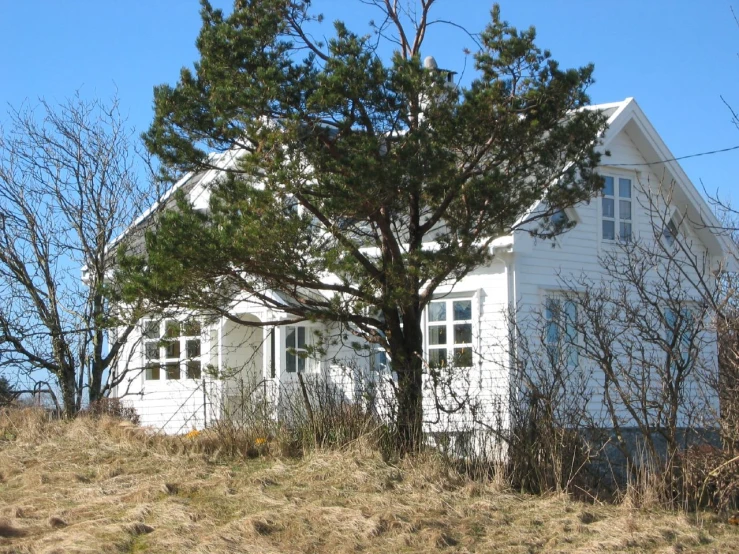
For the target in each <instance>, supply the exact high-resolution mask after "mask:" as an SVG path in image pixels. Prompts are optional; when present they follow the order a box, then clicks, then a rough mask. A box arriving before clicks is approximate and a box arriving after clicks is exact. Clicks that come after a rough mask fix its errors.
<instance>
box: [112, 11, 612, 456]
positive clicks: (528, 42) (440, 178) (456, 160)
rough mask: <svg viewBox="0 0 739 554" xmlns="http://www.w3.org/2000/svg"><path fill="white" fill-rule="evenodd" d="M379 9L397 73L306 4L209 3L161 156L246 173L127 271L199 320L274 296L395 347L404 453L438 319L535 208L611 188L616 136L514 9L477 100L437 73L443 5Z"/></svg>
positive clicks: (498, 35)
mask: <svg viewBox="0 0 739 554" xmlns="http://www.w3.org/2000/svg"><path fill="white" fill-rule="evenodd" d="M373 3H374V4H375V5H376V6H377V7H378V8H379V9H380V10H382V12H383V13H382V15H383V19H384V20H386V21H388V22H389V24H390V25H392V26H393V29H394V33H395V35H396V38H397V39H398V46H397V48H396V51H395V52H394V54H393V55H392V57H391V59H382V58H381V57H380V56H379V55H378V48H376V44H375V41H376V40H382V38H379V39H378V38H377V37H370V36H362V35H360V34H357V33H355V32H352V31H351V30H349V29H348V28H347V27H346V25H344V24H343V23H341V22H336V23H334V32H333V35H332V36H331V38H330V39H329V40H328V41H327V42H326V43H325V44H322V43H318V42H314V41H313V40H312V39H311V38H310V37H311V35H310V33H309V32H308V30H307V28H308V27H309V26H310V25H316V24H317V23H318V21H319V20H320V19H321V18H320V16H314V15H313V14H312V11H311V4H310V2H309V1H300V0H260V1H258V0H251V1H249V0H237V1H236V2H235V4H234V9H233V11H232V13H230V14H229V15H226V14H224V13H223V12H222V11H220V10H217V9H213V8H212V7H211V6H210V5H209V4H208V3H207V2H204V3H203V8H202V22H203V24H202V29H201V31H200V35H199V37H198V39H197V47H198V49H199V51H200V59H199V61H197V63H196V64H195V66H194V69H193V70H190V69H183V70H182V72H181V77H180V79H179V81H178V83H177V84H176V85H175V86H168V85H162V86H159V87H157V88H156V89H155V94H154V99H155V119H154V122H153V124H152V126H151V128H150V129H149V131H148V132H147V133H146V135H145V141H146V144H147V145H148V148H149V149H150V151H151V152H152V153H153V154H155V155H157V156H158V157H159V159H160V160H161V162H162V166H163V168H164V169H165V170H166V172H167V175H168V176H169V177H172V176H178V175H182V172H184V171H198V170H202V169H204V168H207V167H210V164H211V163H212V160H213V158H212V157H209V156H208V154H209V153H210V152H212V151H220V152H223V151H229V150H231V151H234V152H236V151H238V152H239V156H240V157H239V162H238V163H237V164H236V165H235V166H234V167H232V168H231V169H229V170H228V171H224V172H223V175H224V178H223V179H222V180H221V182H220V183H219V186H218V187H217V188H216V189H215V190H214V191H213V194H212V197H211V204H210V210H209V212H208V213H207V214H203V213H201V212H199V211H196V210H194V209H193V207H192V206H190V205H188V203H187V202H186V201H185V198H184V195H180V196H179V197H178V198H179V200H178V202H179V208H178V209H177V210H170V211H168V212H166V213H164V214H163V216H162V218H161V221H160V222H159V225H158V228H157V230H156V231H155V232H150V233H149V234H148V235H147V237H146V249H147V254H146V260H144V259H143V258H135V257H126V256H123V255H122V258H121V259H122V266H121V267H122V270H123V271H122V273H121V276H122V278H124V280H127V282H128V284H127V286H128V290H129V291H135V292H136V294H138V293H140V292H141V291H142V290H143V291H145V292H146V294H147V295H148V296H149V297H150V298H151V299H152V300H156V301H159V302H163V303H175V304H178V305H182V306H188V307H192V308H198V309H211V310H212V309H215V310H218V309H221V310H222V309H225V308H226V307H227V306H228V304H229V301H231V300H233V298H235V295H237V294H242V293H249V294H250V295H251V296H252V298H253V299H254V300H255V301H257V302H261V303H263V304H265V305H267V306H274V303H275V301H274V296H272V295H270V294H268V293H267V291H277V292H279V293H280V294H281V295H282V296H283V297H292V298H297V299H299V301H298V302H294V303H290V304H289V305H282V306H281V307H282V308H283V309H284V310H285V312H287V313H288V314H290V315H291V316H292V317H293V318H294V319H295V320H305V319H310V320H312V321H321V322H330V323H338V324H341V325H343V326H345V328H346V329H347V330H348V331H350V332H351V333H354V334H355V335H357V336H359V337H362V338H364V339H366V340H368V341H370V342H372V343H376V344H380V345H382V346H383V347H384V348H386V350H387V352H388V354H389V356H390V357H391V359H392V368H393V370H394V371H395V372H396V373H397V377H398V385H397V389H396V395H397V399H396V400H397V405H398V411H397V426H398V430H399V435H398V437H399V441H400V444H401V446H403V447H404V448H409V449H413V448H415V447H417V445H418V444H419V443H420V439H421V427H422V425H421V423H422V402H421V400H422V372H423V364H424V362H423V339H422V327H421V324H422V312H423V310H424V308H425V306H426V305H427V304H428V303H429V301H430V300H431V299H432V298H433V295H434V291H435V290H436V289H437V287H438V286H439V285H440V284H442V283H449V282H454V281H457V280H459V279H461V278H462V277H464V276H465V275H467V274H468V273H469V272H470V271H471V270H473V269H474V268H476V267H479V266H481V265H483V264H486V263H488V262H489V261H490V259H491V249H490V246H491V242H492V241H493V239H495V238H496V237H499V236H501V235H504V234H507V233H510V232H511V231H512V230H513V229H515V228H518V227H520V226H521V225H523V224H524V223H526V221H527V220H526V213H527V210H528V209H529V208H530V207H531V206H532V205H533V204H534V203H535V202H536V201H537V200H540V199H543V200H545V201H546V202H547V205H548V206H550V207H551V209H559V208H562V207H566V206H570V205H573V204H575V203H577V202H579V201H582V200H585V199H587V198H590V197H591V196H592V195H593V194H594V192H596V191H597V190H598V189H599V188H600V186H601V182H600V179H599V178H598V176H597V175H596V174H595V173H594V172H593V170H594V168H595V166H596V165H597V163H598V160H599V157H598V154H597V153H596V152H595V147H596V145H597V137H598V135H599V133H600V132H601V131H602V130H603V125H604V119H603V118H602V116H601V115H600V114H598V113H597V112H596V111H593V110H584V109H581V108H582V107H583V106H585V105H587V104H588V102H589V99H588V96H587V94H586V89H587V87H588V86H589V85H590V84H591V83H592V81H593V80H592V74H593V67H592V66H587V67H583V68H579V69H567V70H563V69H560V67H559V65H558V64H557V62H555V61H554V60H553V59H552V58H551V56H550V54H549V52H547V51H542V50H541V49H539V48H538V47H537V46H536V45H535V42H534V39H535V32H534V29H533V28H530V29H528V30H525V31H518V30H516V29H515V28H513V27H511V26H510V25H508V24H507V23H506V22H504V21H503V20H501V18H500V13H499V8H498V7H497V6H495V7H494V8H493V10H492V12H491V21H490V22H489V24H488V25H487V27H486V28H485V29H484V31H483V32H482V33H481V34H480V35H479V50H478V51H477V52H476V53H475V54H474V60H475V63H474V69H475V75H474V78H473V79H472V81H471V83H470V84H469V86H466V87H462V86H453V85H451V86H450V84H449V83H448V77H449V74H448V73H446V72H443V71H439V70H437V69H435V67H434V64H433V63H432V62H431V61H430V60H429V61H428V62H427V64H426V65H427V66H428V67H424V63H423V61H422V56H421V51H422V45H423V40H424V36H425V35H426V32H427V31H428V27H427V21H429V19H428V16H429V12H430V9H431V7H432V4H433V3H434V2H433V0H420V7H419V13H420V14H421V17H420V18H419V20H418V21H419V22H420V23H419V24H418V26H417V28H415V27H413V26H412V25H408V26H407V27H408V28H406V27H404V25H403V14H402V12H401V11H399V10H398V9H397V4H394V3H392V2H385V1H384V0H375V1H374V2H373ZM409 28H410V29H412V31H413V32H412V34H411V33H410V32H409ZM388 33H389V29H384V30H383V32H382V33H380V34H379V35H378V36H379V37H384V36H387V34H388ZM293 208H297V209H293ZM430 245H432V246H430ZM122 254H123V253H122ZM327 274H330V275H333V276H335V278H334V279H332V280H330V281H327V279H326V278H325V276H326V275H327ZM215 282H218V283H219V285H218V286H217V287H214V286H207V285H208V284H213V283H215ZM314 293H318V294H314ZM267 323H269V322H267Z"/></svg>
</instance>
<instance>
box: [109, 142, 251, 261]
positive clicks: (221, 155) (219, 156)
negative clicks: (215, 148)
mask: <svg viewBox="0 0 739 554" xmlns="http://www.w3.org/2000/svg"><path fill="white" fill-rule="evenodd" d="M229 154H230V157H228V159H225V158H226V157H227V156H228V155H229ZM239 157H240V155H239V153H238V152H235V151H232V150H226V151H225V152H212V153H210V154H209V155H208V158H209V161H210V163H212V164H213V165H217V164H219V163H220V162H221V161H224V159H225V163H223V165H222V166H221V168H222V169H228V168H229V167H232V166H233V165H234V164H235V162H236V161H237V160H238V158H239ZM220 171H221V169H216V168H210V169H207V170H206V171H205V175H204V176H203V178H202V179H201V180H200V184H207V183H210V182H211V181H213V179H215V178H216V177H217V176H218V174H219V173H220ZM197 173H199V172H197V171H188V172H187V173H185V174H184V175H183V176H182V177H180V179H179V180H178V181H177V182H176V183H175V184H174V185H172V186H171V187H170V188H169V189H167V190H166V191H165V192H164V193H163V194H162V195H161V196H160V197H159V199H158V200H157V201H156V202H154V204H152V205H151V206H150V207H149V208H147V209H146V210H145V211H144V212H143V213H142V214H141V215H140V216H139V217H137V218H136V219H135V220H134V221H133V223H131V224H130V225H129V226H128V227H126V229H124V230H123V232H121V234H119V235H118V236H117V237H115V238H114V239H113V240H111V241H110V242H109V243H108V245H107V247H106V249H108V250H110V249H111V248H113V247H114V246H116V245H117V244H118V243H119V242H121V240H123V238H124V237H125V236H126V235H128V233H130V232H131V231H132V230H133V229H135V228H136V227H137V226H138V225H139V224H141V223H142V222H144V221H146V219H148V218H149V217H150V216H151V214H153V213H154V212H155V211H156V210H157V209H158V208H159V207H160V206H161V205H162V204H163V203H165V202H166V201H167V200H169V199H170V198H171V197H172V195H174V193H175V192H177V191H178V190H179V189H181V188H182V187H183V186H184V185H185V183H187V182H188V181H189V180H190V179H192V178H193V177H194V176H195V175H197Z"/></svg>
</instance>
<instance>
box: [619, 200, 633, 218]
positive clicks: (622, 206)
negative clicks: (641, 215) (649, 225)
mask: <svg viewBox="0 0 739 554" xmlns="http://www.w3.org/2000/svg"><path fill="white" fill-rule="evenodd" d="M618 218H619V219H625V220H630V219H631V200H619V201H618Z"/></svg>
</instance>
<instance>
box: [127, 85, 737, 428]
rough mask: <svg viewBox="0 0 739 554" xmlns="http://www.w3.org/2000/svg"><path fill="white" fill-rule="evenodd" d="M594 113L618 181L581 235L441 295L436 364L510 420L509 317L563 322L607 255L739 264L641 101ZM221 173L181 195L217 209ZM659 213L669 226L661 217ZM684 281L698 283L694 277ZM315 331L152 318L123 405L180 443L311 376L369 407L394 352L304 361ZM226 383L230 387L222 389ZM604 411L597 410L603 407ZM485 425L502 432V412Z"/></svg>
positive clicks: (515, 243) (349, 352)
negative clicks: (667, 248)
mask: <svg viewBox="0 0 739 554" xmlns="http://www.w3.org/2000/svg"><path fill="white" fill-rule="evenodd" d="M590 109H597V110H601V111H602V112H603V113H604V114H605V115H606V116H607V117H608V129H607V131H606V132H605V135H604V136H603V141H602V146H601V148H602V149H603V151H608V152H609V154H610V155H607V156H604V157H603V161H602V165H601V167H600V168H599V172H600V173H601V174H602V175H603V176H604V177H605V178H606V187H605V189H604V191H603V193H602V196H601V197H599V198H594V199H592V200H591V201H589V202H584V203H581V204H579V205H577V206H574V207H573V208H569V209H567V210H565V212H564V213H559V214H556V216H555V218H560V219H563V220H564V219H565V218H566V220H567V221H568V222H569V226H570V227H571V228H569V229H568V230H567V231H565V232H564V233H562V234H560V235H559V236H557V237H556V238H554V239H550V240H542V239H541V238H537V237H535V236H532V234H531V233H530V232H529V231H530V230H531V229H526V228H522V229H520V230H517V231H516V232H514V233H513V234H512V235H510V236H503V237H499V238H498V239H496V240H495V242H494V243H493V245H492V249H493V254H494V257H493V261H492V262H491V263H490V264H489V265H488V266H486V267H481V268H478V269H477V270H475V271H474V272H472V273H471V274H469V275H468V276H466V277H465V278H464V279H463V280H461V281H460V282H458V283H456V284H455V285H454V286H453V287H450V286H447V287H444V286H442V287H440V288H439V290H438V291H437V293H436V300H435V301H434V302H432V303H431V304H430V305H429V308H428V309H427V313H426V333H425V340H426V351H425V356H426V359H428V360H430V361H434V360H437V359H444V358H446V357H447V356H451V355H452V354H453V353H454V352H455V351H456V352H457V353H458V354H460V355H461V357H460V358H458V359H461V360H463V361H462V362H461V363H462V364H469V369H468V371H465V372H464V374H465V375H464V379H463V381H464V384H461V385H459V386H463V387H466V391H465V394H467V395H469V396H471V397H475V398H483V399H486V400H487V401H488V405H489V406H497V408H498V409H500V408H501V407H502V409H503V411H504V412H505V406H506V405H507V400H508V398H507V395H508V394H509V391H510V379H511V369H510V368H511V367H512V363H511V356H512V355H513V353H512V351H511V344H512V343H511V340H510V333H509V331H510V326H509V321H508V319H507V314H511V313H513V314H515V315H514V318H515V321H516V323H517V324H522V323H523V322H524V321H526V320H527V318H531V316H532V314H537V313H540V314H544V317H545V318H546V317H550V318H551V317H553V316H552V313H553V312H552V310H551V309H550V307H551V306H549V305H548V303H551V302H552V301H553V300H552V299H556V298H558V294H559V291H560V289H561V287H562V282H563V279H564V280H567V278H568V276H571V277H573V278H575V277H578V276H582V275H589V276H592V278H593V279H594V280H596V281H597V280H601V281H602V280H606V281H607V280H608V278H609V277H608V275H607V274H606V273H605V272H604V270H603V267H602V264H601V263H600V262H599V259H598V258H599V256H600V255H602V254H604V253H608V252H611V251H614V250H615V249H617V248H618V246H619V244H621V243H623V242H624V241H636V240H637V239H639V240H646V241H649V240H652V241H654V240H667V241H675V240H678V241H683V244H689V245H690V249H691V251H694V252H696V253H699V254H700V256H701V259H702V260H704V261H705V262H706V263H705V264H704V266H703V267H705V275H704V278H705V280H706V282H710V283H712V282H713V279H714V275H713V271H715V270H716V269H717V268H719V267H721V266H722V265H724V264H727V263H730V264H733V263H734V259H733V258H734V253H735V251H734V247H733V245H732V243H731V241H730V240H729V238H728V237H726V236H724V235H722V234H721V233H719V232H717V231H716V229H718V228H719V227H720V225H719V223H718V221H717V220H716V218H715V216H714V215H713V213H712V211H711V210H710V208H709V207H708V206H707V204H706V202H705V201H704V200H703V198H702V197H701V195H700V194H699V192H698V191H697V190H696V188H695V186H694V185H693V184H692V183H691V182H690V180H689V179H688V177H687V176H686V174H685V173H684V172H683V170H682V169H681V168H680V166H679V164H678V163H677V162H676V161H674V156H673V155H672V154H671V153H670V151H669V150H668V148H667V146H666V145H665V144H664V142H663V141H662V139H661V138H660V136H659V135H658V134H657V132H656V130H655V129H654V127H653V126H652V125H651V123H650V122H649V120H648V119H647V118H646V116H645V115H644V113H643V112H642V110H641V109H640V107H639V106H638V104H637V103H636V101H635V100H634V99H632V98H627V99H625V100H623V101H621V102H614V103H611V104H602V105H598V106H592V107H591V108H590ZM219 163H221V164H224V165H227V164H231V163H234V159H233V155H232V154H225V155H223V156H222V157H221V158H220V161H219ZM217 175H218V172H217V171H214V170H211V171H207V172H203V173H199V174H191V175H187V176H185V177H184V178H183V179H182V180H181V181H180V182H179V183H177V184H176V185H175V189H177V188H183V190H185V191H186V192H187V194H188V196H189V198H190V200H191V201H192V202H193V203H194V205H195V206H196V207H201V208H205V207H207V200H208V187H209V184H210V183H211V182H213V180H214V179H215V178H216V177H217ZM655 199H656V200H655ZM531 209H532V211H536V210H537V209H541V206H532V208H531ZM655 211H656V212H659V214H662V215H664V214H667V218H665V217H662V216H660V217H656V218H655V213H654V212H655ZM144 217H147V216H144ZM655 222H657V225H658V226H659V228H658V231H659V232H657V233H655ZM732 267H733V266H732ZM681 282H683V283H688V284H687V285H686V286H690V285H689V280H688V281H686V280H681ZM688 292H689V293H690V291H688ZM698 292H699V291H696V294H698ZM514 308H515V309H514ZM566 310H567V308H566V307H564V308H563V311H566ZM232 312H233V313H234V314H238V315H239V316H240V317H241V318H242V319H243V318H247V319H251V320H253V321H274V320H279V319H280V317H281V314H280V313H279V312H278V311H277V310H269V309H266V308H264V307H263V306H261V305H259V304H256V303H252V302H250V301H249V299H248V298H244V299H243V300H242V301H241V302H239V303H238V304H236V305H234V306H233V308H232ZM315 330H316V329H315V327H311V326H310V325H289V326H275V327H263V328H259V327H243V326H239V325H238V324H236V323H233V322H232V321H230V320H228V319H226V318H221V319H220V320H219V321H215V322H201V321H199V320H198V318H197V314H180V315H177V316H173V317H172V318H170V319H166V318H165V319H163V320H152V321H143V322H142V324H141V330H140V333H139V335H138V337H136V339H135V340H133V341H131V342H130V344H129V345H128V347H127V352H126V354H125V355H124V356H123V357H122V358H121V362H120V363H121V367H120V368H119V370H122V369H123V365H124V364H126V367H128V368H133V369H132V370H131V371H129V373H128V376H127V379H126V381H124V382H123V383H122V384H121V385H120V386H119V387H118V389H117V390H116V391H115V394H116V395H117V396H120V397H121V398H124V399H125V402H127V403H128V404H129V405H131V406H132V407H134V408H135V409H136V410H137V412H138V413H139V415H140V418H141V421H142V423H143V424H145V425H151V426H154V427H157V428H160V429H162V430H164V431H165V432H169V433H182V432H187V431H189V430H190V429H192V428H202V427H204V426H207V425H209V424H210V423H211V421H213V419H214V418H218V417H221V416H222V414H223V413H224V410H228V409H229V407H233V406H235V405H238V404H239V402H240V401H241V400H243V399H244V398H245V397H249V398H258V399H259V400H261V401H264V402H267V403H275V402H279V396H280V394H281V392H280V391H282V390H285V387H286V386H290V385H291V384H294V383H295V381H296V379H297V376H298V374H301V373H302V374H304V375H306V376H307V375H312V376H318V377H320V378H321V379H326V380H330V381H331V382H332V383H334V384H335V385H336V386H338V387H339V388H340V389H341V390H342V391H343V392H344V394H345V395H346V397H347V398H349V399H357V400H359V398H358V396H357V394H358V393H357V391H358V390H363V389H364V385H366V382H367V381H372V380H375V379H377V372H378V371H380V372H382V370H383V368H384V362H385V360H384V359H383V356H382V353H381V352H369V353H367V354H357V353H356V352H355V350H354V349H352V348H350V347H347V346H340V345H336V344H333V345H330V346H329V348H328V349H327V351H326V352H325V355H322V356H321V358H320V359H312V358H303V357H301V356H300V355H296V352H299V351H300V350H301V349H303V348H304V347H305V346H306V344H309V343H310V341H312V340H316V338H315V336H316V335H315V333H314V331H315ZM320 330H322V331H326V329H320ZM329 331H330V330H329ZM545 341H546V340H545ZM706 344H707V346H706V349H704V351H703V352H702V353H701V355H702V356H705V357H706V359H707V360H708V363H709V365H710V364H713V367H715V364H716V360H717V356H716V350H715V344H714V343H713V342H711V341H707V342H706ZM206 368H208V371H206ZM347 368H349V369H351V371H349V370H348V369H347ZM214 372H217V373H220V374H221V376H225V377H224V378H221V379H216V378H214V377H213V375H212V374H213V373H214ZM596 373H597V371H596ZM596 377H597V376H596ZM599 382H602V379H600V380H599V379H598V378H596V379H595V380H594V383H596V384H597V383H599ZM454 386H457V385H454ZM594 398H596V399H597V398H598V395H597V394H596V395H595V397H594ZM593 402H594V403H593V406H591V409H592V410H593V411H594V412H597V411H598V410H599V409H600V406H599V405H598V402H597V401H596V400H594V401H593ZM499 413H500V412H498V414H499ZM426 415H427V417H429V418H430V420H431V423H429V429H430V430H433V428H434V425H438V424H441V422H442V420H445V419H448V418H445V417H443V415H441V414H434V409H433V403H431V402H430V403H429V407H428V409H427V414H426ZM483 417H484V418H488V423H489V422H490V421H489V419H490V418H492V417H494V415H493V413H492V412H490V413H488V414H487V415H484V416H483Z"/></svg>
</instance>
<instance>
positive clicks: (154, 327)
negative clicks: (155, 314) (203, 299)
mask: <svg viewBox="0 0 739 554" xmlns="http://www.w3.org/2000/svg"><path fill="white" fill-rule="evenodd" d="M142 338H143V350H144V364H145V365H144V367H145V372H144V379H146V380H147V381H159V380H160V379H161V378H162V375H163V376H164V379H166V380H179V379H181V378H182V369H183V366H184V369H185V377H186V378H187V379H200V377H201V375H202V360H201V351H202V346H201V341H202V337H201V327H200V323H199V322H197V321H194V320H191V321H186V322H180V321H177V320H174V319H165V320H164V321H153V320H147V321H144V323H143V331H142ZM162 369H163V370H164V372H163V373H162Z"/></svg>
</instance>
